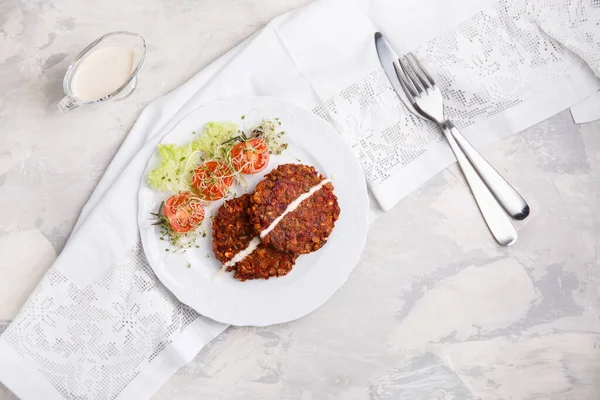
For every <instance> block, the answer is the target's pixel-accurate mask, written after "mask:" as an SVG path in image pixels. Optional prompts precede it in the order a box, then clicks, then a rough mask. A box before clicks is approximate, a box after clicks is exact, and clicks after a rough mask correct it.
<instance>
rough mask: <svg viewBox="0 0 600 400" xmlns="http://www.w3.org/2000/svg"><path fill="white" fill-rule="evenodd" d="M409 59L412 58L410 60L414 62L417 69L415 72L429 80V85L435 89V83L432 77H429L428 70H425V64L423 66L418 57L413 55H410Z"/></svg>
mask: <svg viewBox="0 0 600 400" xmlns="http://www.w3.org/2000/svg"><path fill="white" fill-rule="evenodd" d="M408 57H410V60H411V61H412V63H413V66H414V67H415V70H416V71H417V75H419V76H420V77H422V78H425V79H427V81H428V83H429V85H430V86H431V87H435V81H434V80H433V78H432V77H431V75H429V72H427V70H426V69H425V67H424V66H423V64H421V62H420V61H419V59H418V58H417V57H415V55H414V54H413V53H408V56H407V58H408Z"/></svg>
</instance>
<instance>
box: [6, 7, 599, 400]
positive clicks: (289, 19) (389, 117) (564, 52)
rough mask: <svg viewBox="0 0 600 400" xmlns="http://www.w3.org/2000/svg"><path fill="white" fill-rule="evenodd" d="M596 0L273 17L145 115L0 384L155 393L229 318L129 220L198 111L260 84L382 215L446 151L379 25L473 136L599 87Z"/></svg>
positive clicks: (28, 322) (46, 285)
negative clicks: (318, 137)
mask: <svg viewBox="0 0 600 400" xmlns="http://www.w3.org/2000/svg"><path fill="white" fill-rule="evenodd" d="M449 3H453V4H449ZM596 3H597V2H596ZM596 3H593V2H584V1H575V0H574V1H569V0H552V1H550V0H535V1H534V0H530V1H526V0H501V1H497V2H494V1H491V0H485V1H481V0H468V1H463V2H461V4H460V5H457V4H455V2H445V1H443V0H428V1H423V0H406V1H403V2H391V1H389V2H388V1H381V0H372V1H367V0H355V1H354V3H349V2H342V1H338V0H318V1H316V2H314V3H311V4H309V5H308V6H305V7H303V8H301V9H298V10H295V11H293V12H291V13H288V14H286V15H283V16H281V17H279V18H277V19H275V20H274V21H273V22H272V23H270V24H269V25H268V26H267V27H266V28H264V29H263V30H262V31H260V32H258V33H257V34H255V35H254V36H253V37H251V38H249V39H248V40H246V41H245V42H244V43H242V44H241V45H239V46H238V47H236V48H235V49H234V50H232V51H230V52H229V53H227V54H226V55H224V56H223V57H221V58H220V59H219V60H217V61H216V62H214V63H213V64H211V65H210V66H209V67H207V68H206V69H204V70H203V71H201V72H200V73H198V74H197V75H196V76H195V77H194V78H192V79H191V80H190V81H189V82H187V83H186V84H184V85H183V86H181V87H180V88H178V89H176V90H175V91H173V92H172V93H170V94H169V95H167V96H165V97H163V98H160V99H158V100H156V101H154V102H152V103H151V104H150V105H148V107H147V108H146V109H145V110H144V111H143V112H142V114H141V115H140V118H139V119H138V121H137V123H136V124H135V126H134V127H133V129H132V130H131V132H130V134H129V136H128V137H127V139H126V140H125V142H124V143H123V145H122V147H121V149H120V150H119V152H118V154H117V155H116V156H115V158H114V160H113V161H112V163H111V165H110V166H109V168H108V170H107V171H106V174H105V176H104V177H103V178H102V180H101V182H100V183H99V185H98V187H97V189H96V190H95V192H94V193H93V195H92V197H91V198H90V200H89V202H88V204H87V205H86V206H85V208H84V210H83V212H82V214H81V216H80V218H79V221H78V223H77V225H76V227H75V229H74V231H73V234H72V236H71V238H70V239H69V242H68V243H67V245H66V246H65V249H64V250H63V252H62V253H61V255H60V256H59V258H58V259H57V261H56V263H55V264H54V265H53V267H52V268H51V269H50V270H49V272H48V273H47V275H46V276H45V277H44V279H43V280H42V282H41V283H40V285H39V287H38V288H37V289H36V290H35V292H34V293H33V294H32V296H31V297H30V298H29V300H28V301H27V303H26V304H25V306H24V307H23V309H22V310H21V312H20V313H19V315H18V316H17V318H16V319H15V320H14V321H13V323H12V324H11V325H10V326H9V327H8V328H7V330H6V331H5V332H4V334H3V335H2V336H1V337H0V381H2V382H3V383H4V384H5V385H6V386H8V387H9V388H10V389H11V390H12V391H13V392H15V393H16V394H17V395H18V396H19V397H21V398H23V399H40V398H43V399H60V398H69V399H71V398H86V399H143V398H149V397H150V396H152V394H153V393H155V392H156V390H158V388H159V387H160V386H161V385H162V384H163V383H164V382H165V381H166V380H167V379H168V378H169V377H170V376H171V375H172V374H173V373H175V371H176V370H177V369H178V368H180V367H181V366H183V365H185V364H186V363H187V362H189V361H190V360H191V359H192V358H193V357H194V356H195V355H196V354H197V353H198V351H199V350H200V349H201V348H202V347H203V346H204V345H205V344H206V343H208V342H209V341H210V340H211V339H212V338H214V337H215V336H217V335H218V334H219V333H221V332H222V331H223V330H224V329H225V328H226V326H225V325H223V324H219V323H216V322H214V321H211V320H208V319H206V318H203V317H201V316H199V315H198V314H197V313H195V312H194V311H193V310H191V309H190V308H188V307H187V306H185V305H183V304H181V303H180V302H178V301H177V299H175V298H174V296H173V295H172V294H171V293H169V292H168V291H167V290H166V289H165V288H164V287H163V286H162V285H161V284H160V282H158V281H157V279H156V277H155V276H154V274H153V273H152V271H151V269H150V267H149V266H148V263H147V261H146V260H145V257H144V254H143V251H142V249H141V246H140V243H139V235H138V231H137V222H136V215H137V212H136V209H137V191H138V185H139V182H140V180H141V179H145V177H143V176H142V171H143V168H144V166H145V164H146V161H147V159H148V158H149V157H150V155H151V154H152V153H153V152H154V151H155V146H156V143H157V142H158V141H159V140H160V138H161V137H163V136H164V135H165V134H166V133H167V132H168V131H169V129H170V127H172V126H173V125H174V124H175V123H176V122H177V121H179V120H180V119H181V118H183V117H185V115H187V114H189V112H191V111H192V110H194V109H195V108H197V107H198V106H200V105H202V104H205V103H208V102H211V101H214V100H217V99H220V98H223V97H229V96H235V95H240V94H245V95H248V94H254V95H270V96H277V97H280V98H282V99H284V100H288V101H291V102H294V103H296V104H299V105H301V106H304V107H306V108H308V109H311V110H313V111H314V112H315V114H316V115H319V116H321V117H322V118H325V119H326V120H327V121H329V122H330V123H331V124H332V125H333V126H334V127H335V128H336V129H337V130H338V132H339V133H340V135H342V136H343V137H344V138H345V139H346V140H347V142H348V144H349V145H350V146H351V147H352V148H353V149H354V151H355V154H356V156H357V157H358V159H359V160H360V161H361V163H362V165H363V168H364V171H365V178H366V179H367V181H368V183H369V187H370V191H371V194H372V200H373V201H372V205H371V208H372V214H373V217H375V216H377V215H379V214H381V213H382V212H383V211H385V210H387V209H389V208H391V207H392V206H393V205H394V204H396V203H397V202H398V201H399V200H400V199H401V198H402V197H403V196H405V195H406V194H408V193H409V192H411V191H412V190H414V189H415V188H417V187H418V186H419V185H421V184H422V183H423V182H425V181H426V180H427V179H429V178H430V177H432V176H433V175H434V174H436V173H437V172H439V171H440V170H441V169H443V168H445V167H446V166H448V165H449V164H450V163H451V162H452V161H453V158H452V155H451V152H450V151H449V150H448V148H447V146H446V144H445V143H444V142H443V141H442V140H441V135H439V133H438V132H437V130H436V129H435V128H434V127H433V126H430V125H429V124H427V123H426V122H424V121H421V120H419V119H417V118H415V117H413V116H411V115H410V114H407V113H406V112H405V110H404V109H403V106H402V104H401V103H400V101H399V100H398V98H397V97H396V95H395V93H394V92H393V90H392V89H391V86H390V85H389V83H388V82H387V79H386V77H385V75H384V73H383V71H382V69H381V67H380V65H379V61H378V59H377V56H376V52H375V49H374V44H373V33H374V31H375V30H381V31H382V32H383V33H384V34H385V35H386V36H387V37H388V39H389V40H390V42H391V43H392V44H393V45H394V46H395V47H396V50H397V52H398V53H403V52H406V51H409V50H410V51H414V52H415V53H416V55H417V56H418V57H420V58H421V60H422V61H423V63H424V64H425V65H426V66H427V67H428V68H429V69H430V70H431V71H432V73H433V74H434V75H435V76H436V77H437V80H438V81H439V83H440V85H441V86H442V88H443V89H444V93H445V96H446V111H447V113H448V116H449V117H450V118H451V119H453V120H454V121H455V123H456V125H457V126H458V127H459V128H461V129H462V130H463V132H464V134H465V135H466V136H467V137H468V138H469V139H470V140H471V141H472V142H473V144H474V145H475V146H477V147H481V146H484V145H487V144H489V143H492V142H493V141H494V140H497V139H498V138H501V137H503V136H506V135H509V134H512V133H515V132H517V131H519V130H522V129H524V128H526V127H528V126H531V125H533V124H535V123H537V122H539V121H541V120H544V119H546V118H548V117H550V116H551V115H553V114H555V113H557V112H559V111H561V110H563V109H565V108H568V107H570V106H571V105H573V104H575V103H577V102H579V101H581V100H582V99H584V98H586V97H587V96H590V95H591V94H592V93H594V92H595V91H596V90H598V89H600V83H599V82H598V79H597V78H596V76H595V75H594V73H595V74H596V75H599V74H600V66H599V62H598V55H599V54H600V48H599V46H600V45H599V43H600V32H598V30H597V28H595V27H594V24H593V21H599V20H600V17H599V14H600V10H599V8H598V6H597V4H596ZM594 4H596V5H594ZM431 10H435V11H431ZM550 11H551V12H550ZM432 12H435V14H433V15H432V14H431V13H432ZM420 17H423V18H424V20H423V21H421V20H420ZM586 21H587V22H586ZM586 63H587V64H586ZM590 67H591V68H592V69H590ZM332 151H333V149H332ZM117 204H118V207H115V205H117Z"/></svg>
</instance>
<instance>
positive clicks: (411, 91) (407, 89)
mask: <svg viewBox="0 0 600 400" xmlns="http://www.w3.org/2000/svg"><path fill="white" fill-rule="evenodd" d="M394 69H395V70H396V76H398V80H399V81H400V85H401V86H402V90H404V94H405V95H406V97H408V100H409V101H410V102H411V104H414V102H415V96H416V95H417V91H416V89H415V88H414V87H413V86H412V85H411V83H410V79H409V78H408V77H407V76H406V74H405V73H404V71H403V70H402V68H401V67H400V64H399V63H398V62H397V61H395V62H394Z"/></svg>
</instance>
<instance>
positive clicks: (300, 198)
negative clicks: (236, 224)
mask: <svg viewBox="0 0 600 400" xmlns="http://www.w3.org/2000/svg"><path fill="white" fill-rule="evenodd" d="M329 182H331V181H330V180H329V179H325V180H324V181H322V182H321V183H319V184H318V185H317V186H313V187H312V188H311V189H310V190H309V191H308V192H306V193H303V194H301V195H300V196H298V198H297V199H296V200H294V201H292V202H291V203H290V204H288V206H287V208H286V209H285V211H284V212H283V213H282V214H281V215H280V216H279V217H277V218H275V221H273V222H271V225H269V226H268V227H267V229H265V230H264V231H262V232H261V233H260V238H261V239H262V238H264V237H265V236H267V235H268V234H269V233H271V231H272V230H273V229H275V227H276V226H277V224H278V223H280V222H281V220H282V219H283V217H285V216H286V215H288V214H289V213H291V212H293V211H294V210H295V209H296V208H298V206H300V203H302V202H303V201H304V200H306V199H308V198H309V197H310V196H312V195H313V194H315V193H316V192H317V191H319V190H320V189H321V188H322V187H323V186H325V185H326V184H328V183H329Z"/></svg>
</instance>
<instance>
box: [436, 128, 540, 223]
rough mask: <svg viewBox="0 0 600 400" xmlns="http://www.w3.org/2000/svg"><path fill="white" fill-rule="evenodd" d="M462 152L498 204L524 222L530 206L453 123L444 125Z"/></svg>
mask: <svg viewBox="0 0 600 400" xmlns="http://www.w3.org/2000/svg"><path fill="white" fill-rule="evenodd" d="M444 125H445V128H446V129H448V130H449V131H450V134H451V135H452V137H453V138H454V139H455V140H456V142H457V143H458V145H459V146H460V148H461V149H462V151H463V152H464V153H465V155H466V156H467V158H468V159H469V161H470V162H471V164H472V165H473V167H474V168H475V170H476V171H477V173H478V174H479V176H481V179H483V181H484V182H485V184H486V185H487V187H488V188H489V189H490V191H491V192H492V194H493V195H494V197H496V199H497V200H498V203H500V205H501V206H502V208H504V210H505V211H506V213H507V214H508V215H509V216H510V217H511V218H513V219H517V220H523V219H525V218H527V216H528V215H529V206H528V205H527V202H526V201H525V199H523V197H522V196H521V195H520V194H519V192H517V190H516V189H515V188H514V187H512V186H511V184H510V183H508V182H507V181H506V179H504V177H503V176H502V175H500V173H499V172H498V171H496V169H495V168H494V167H492V166H491V164H490V163H489V162H487V160H486V159H485V158H483V156H482V155H481V154H479V152H478V151H477V150H475V148H474V147H473V146H472V145H471V143H469V141H468V140H467V139H466V138H465V137H464V136H463V135H462V133H460V131H459V130H458V129H456V127H455V126H454V124H452V122H451V121H446V122H445V123H444Z"/></svg>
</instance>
